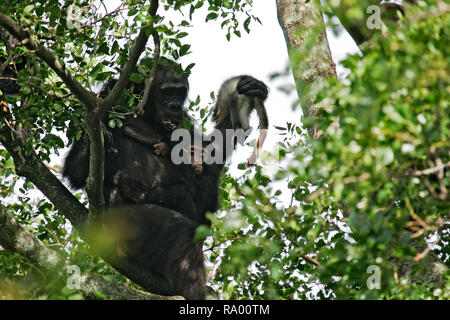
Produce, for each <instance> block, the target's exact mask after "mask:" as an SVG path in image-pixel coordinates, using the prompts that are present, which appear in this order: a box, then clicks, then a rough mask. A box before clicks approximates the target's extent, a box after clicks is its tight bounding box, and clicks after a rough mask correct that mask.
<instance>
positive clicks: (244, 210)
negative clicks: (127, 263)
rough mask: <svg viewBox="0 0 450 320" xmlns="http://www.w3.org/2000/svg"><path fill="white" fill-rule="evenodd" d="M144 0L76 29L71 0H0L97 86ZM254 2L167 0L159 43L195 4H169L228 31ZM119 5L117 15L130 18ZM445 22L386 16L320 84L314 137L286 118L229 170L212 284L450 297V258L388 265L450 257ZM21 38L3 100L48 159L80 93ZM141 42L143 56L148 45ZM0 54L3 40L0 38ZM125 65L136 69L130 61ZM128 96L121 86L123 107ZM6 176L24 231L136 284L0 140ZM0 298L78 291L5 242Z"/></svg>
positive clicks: (265, 295) (272, 293)
mask: <svg viewBox="0 0 450 320" xmlns="http://www.w3.org/2000/svg"><path fill="white" fill-rule="evenodd" d="M143 2H145V1H139V0H130V1H127V6H128V8H129V9H130V10H127V11H120V10H119V11H117V12H116V13H113V14H111V15H109V16H107V17H105V18H103V19H100V20H99V21H98V22H97V23H93V22H95V20H96V19H98V18H100V17H101V16H102V15H101V14H98V16H97V17H95V16H94V17H91V20H89V21H85V22H86V25H84V26H82V27H81V28H75V29H70V28H69V27H68V26H67V25H68V24H67V16H66V13H67V11H68V8H69V6H70V5H71V3H72V2H70V1H56V0H52V1H7V2H6V7H1V8H0V11H1V12H3V13H6V14H8V15H10V16H12V17H13V18H14V19H15V20H16V21H21V23H22V24H23V25H26V26H27V27H29V28H30V29H31V30H32V32H33V33H34V34H36V35H41V37H40V38H39V37H38V38H39V39H40V41H41V42H42V43H43V44H44V45H45V46H46V47H48V48H49V49H51V50H52V51H53V52H54V53H55V54H56V55H57V56H58V57H59V58H60V59H62V60H64V61H65V62H66V63H67V64H68V66H69V67H70V70H71V71H72V72H73V73H74V74H75V75H76V76H77V78H78V80H79V81H80V82H81V83H82V84H83V85H85V86H86V87H91V88H97V87H99V86H100V85H101V83H102V82H103V81H104V80H105V79H107V78H108V77H110V76H111V75H112V74H114V73H115V71H114V68H115V67H120V66H122V65H123V64H124V63H125V61H126V57H127V53H128V50H129V48H130V46H131V45H132V44H133V41H130V39H134V38H135V37H136V34H137V32H138V31H139V29H138V26H136V25H135V24H134V23H131V22H132V21H135V22H140V23H142V24H143V25H145V24H146V23H148V21H145V18H144V17H145V14H144V13H145V12H146V10H147V8H146V7H145V6H142V3H143ZM249 3H251V1H227V0H219V1H217V0H216V1H213V0H209V1H194V0H191V1H189V0H186V1H172V0H169V1H166V2H164V3H163V5H162V9H160V11H159V16H158V17H157V18H156V19H157V23H156V25H157V27H156V28H157V30H158V32H159V33H160V36H161V39H162V40H163V41H162V55H163V56H165V57H171V58H174V59H176V58H178V57H180V56H182V55H185V54H188V53H189V48H190V47H189V45H188V44H185V43H183V38H184V37H185V36H186V34H187V32H189V30H188V29H187V27H188V26H189V23H190V22H189V18H186V19H187V20H182V21H181V22H173V21H171V19H170V15H169V14H167V15H165V13H166V12H167V11H166V10H169V9H170V10H172V9H175V10H184V11H183V12H188V13H189V14H187V15H186V16H187V17H189V16H190V15H192V14H194V13H195V10H197V9H199V8H200V7H202V6H203V5H205V6H206V5H209V13H208V14H207V16H206V17H205V19H206V20H207V21H209V20H211V21H212V22H211V23H214V21H217V22H216V23H221V24H222V26H223V28H224V30H225V35H226V37H227V38H229V39H231V35H232V34H235V35H236V36H240V31H239V30H240V29H242V28H243V29H244V30H247V31H248V28H249V24H250V21H253V20H255V21H258V20H257V18H256V17H252V16H251V15H248V16H247V15H246V14H244V15H243V18H242V17H240V16H239V14H242V13H246V9H247V8H248V6H249ZM88 4H89V2H88V1H85V3H83V2H80V3H79V4H78V5H79V7H83V6H87V5H88ZM89 14H92V12H91V11H89V13H86V16H88V15H89ZM121 15H125V16H126V17H127V20H125V22H123V20H121V19H120V16H121ZM449 22H450V19H449V17H448V14H447V15H442V16H438V17H433V18H428V19H418V20H417V21H408V23H405V25H404V26H403V27H401V28H398V29H396V30H391V31H390V35H389V37H387V38H386V37H381V36H378V35H375V37H374V39H372V42H371V47H370V50H369V51H368V52H366V53H365V55H364V56H359V55H353V56H349V57H348V58H347V59H346V60H345V61H344V62H343V65H344V66H345V67H346V68H348V69H349V70H350V71H351V73H350V74H349V76H348V77H346V78H345V79H344V80H342V81H338V80H337V79H330V80H329V81H327V82H324V83H322V84H321V85H320V86H319V87H318V88H317V101H322V102H326V104H328V105H330V106H332V107H333V108H332V110H333V111H332V112H330V113H327V112H325V111H322V114H321V117H320V119H321V121H320V122H319V123H318V124H317V125H318V126H319V128H320V129H321V130H322V131H323V134H322V136H321V137H320V139H319V140H317V141H314V142H310V141H308V140H306V139H305V136H304V130H303V129H302V128H301V127H300V126H299V124H296V123H294V124H293V123H288V124H287V125H286V127H285V128H277V130H278V133H279V134H280V139H279V140H280V141H279V143H278V145H279V150H277V152H274V153H272V154H265V155H263V159H265V161H264V162H263V163H262V164H260V165H257V166H256V167H255V168H251V169H244V167H242V166H241V167H242V169H243V171H242V172H243V174H242V175H241V177H240V178H233V177H232V176H231V175H230V174H228V173H226V174H225V176H224V179H223V180H222V184H221V208H222V210H220V212H218V213H217V214H216V215H213V214H211V215H210V218H211V220H212V222H213V226H212V229H211V230H209V229H205V228H201V229H200V230H199V232H198V236H199V237H206V241H205V253H206V256H207V258H208V260H209V263H208V267H209V271H210V274H211V280H210V283H209V284H210V285H211V286H212V287H213V288H214V289H216V290H217V291H218V292H219V294H220V295H221V296H222V297H223V298H224V299H246V298H251V299H293V298H300V299H321V298H338V299H383V298H388V299H392V298H398V299H414V298H418V299H438V298H441V299H448V298H449V291H450V277H449V276H448V274H447V276H446V278H445V279H444V282H445V283H444V284H442V286H441V287H440V288H439V287H437V286H436V285H433V284H431V283H424V282H422V281H420V279H419V278H418V277H416V276H415V274H410V275H405V274H403V273H402V270H399V269H398V266H399V265H400V263H401V262H405V261H412V260H413V259H415V260H418V261H419V263H417V264H416V267H415V268H414V272H419V273H420V270H421V268H422V267H423V266H426V267H427V268H429V264H426V261H427V258H428V257H429V255H430V254H431V253H434V254H436V255H437V256H438V257H439V258H440V259H441V261H442V262H444V264H446V265H447V266H448V265H449V263H450V261H449V254H450V252H449V241H450V239H449V229H448V223H449V222H448V219H449V210H450V165H449V162H450V106H449V93H450V86H449V79H450V75H449V65H448V63H449V57H450V52H449V48H448V43H449V27H450V26H449V24H450V23H449ZM91 24H92V25H91ZM42 35H44V36H45V37H43V36H42ZM231 41H232V40H231ZM15 54H16V55H17V58H16V63H19V62H20V61H21V59H26V60H27V61H28V63H29V64H30V65H33V68H30V69H27V70H23V71H21V74H20V77H19V78H20V79H21V80H20V85H21V92H20V94H19V95H18V96H17V97H4V96H0V97H1V100H4V101H7V102H8V103H9V104H10V105H11V106H12V108H11V109H12V110H11V111H12V113H13V114H14V118H15V120H16V122H17V124H18V126H26V127H28V128H32V132H33V135H32V137H30V138H29V139H28V143H29V147H30V148H33V149H34V150H38V151H39V154H40V156H41V157H42V160H44V161H48V160H49V159H50V158H49V157H50V154H51V153H53V152H56V153H57V152H58V149H60V148H61V147H63V146H64V145H65V142H63V140H62V139H61V138H60V135H61V134H62V135H64V136H68V137H69V139H68V142H67V143H66V145H67V144H70V142H71V141H72V139H73V138H75V137H79V136H80V134H81V128H82V114H83V108H82V106H81V104H80V103H78V102H77V101H76V100H75V99H74V97H73V96H71V95H70V94H69V91H68V89H67V88H66V87H65V85H64V84H63V83H62V82H61V81H60V80H59V79H58V78H57V77H56V76H55V74H54V73H53V72H52V71H51V70H49V69H48V68H47V67H46V66H45V65H43V64H42V62H40V61H38V60H37V59H36V58H35V57H34V55H33V53H32V52H27V50H26V49H24V48H23V47H20V46H18V47H17V48H16V49H15ZM145 54H146V56H147V57H150V56H151V55H152V50H151V49H150V48H149V49H148V50H147V51H146V52H145ZM0 55H5V48H4V47H0ZM144 67H145V64H144ZM190 67H192V66H190ZM188 68H189V67H188ZM132 80H134V81H136V82H139V81H142V79H140V78H139V75H138V74H136V75H135V76H134V79H132ZM24 101H26V108H25V107H23V106H24ZM135 104H136V100H134V99H130V100H129V106H130V107H132V106H133V105H135ZM201 105H202V102H200V101H199V100H197V101H195V102H192V103H191V105H190V108H191V109H192V110H193V111H198V116H199V118H201V119H202V120H203V121H204V118H205V117H206V116H207V112H205V110H206V109H205V108H201V107H200V106H201ZM286 107H287V106H286ZM119 111H122V110H119ZM128 111H129V110H128ZM113 118H114V121H113V122H110V125H120V115H119V116H117V114H116V116H114V117H113ZM336 124H338V126H337V125H336ZM305 140H306V141H307V142H305ZM440 167H442V168H441V169H439V168H440ZM436 168H437V169H436ZM430 169H431V170H430ZM430 171H431V173H430ZM0 176H1V178H0V179H1V182H0V201H1V203H2V204H3V205H5V206H6V207H7V208H8V209H9V211H10V212H13V213H14V214H15V217H16V218H17V220H18V221H19V222H20V223H21V224H23V225H24V226H26V228H27V229H28V230H30V231H31V232H32V233H33V234H34V235H36V236H37V237H38V238H39V239H41V240H42V241H44V242H45V243H46V244H48V245H49V246H51V248H53V249H55V250H57V251H58V252H60V253H61V254H64V255H65V256H67V257H68V259H71V261H72V263H73V264H76V265H78V266H80V268H81V270H82V272H83V273H91V274H101V275H102V276H104V277H106V278H108V279H110V281H115V282H122V283H125V282H127V283H128V284H129V285H133V284H131V283H130V282H129V281H128V280H126V279H124V278H123V277H122V276H120V275H119V274H117V273H116V272H115V271H113V270H112V269H111V268H110V267H109V266H108V265H107V264H106V263H104V262H103V261H102V260H101V259H99V258H97V257H95V256H92V255H90V253H89V251H88V248H87V246H86V245H85V244H84V243H83V242H81V241H80V240H79V238H78V235H77V233H76V231H73V230H72V229H71V228H70V227H69V226H68V223H67V222H66V220H65V219H64V217H63V216H62V215H61V214H59V213H58V212H56V211H55V209H54V207H53V205H52V204H51V203H49V202H48V201H47V200H46V199H45V198H44V197H43V196H41V195H38V196H36V195H35V194H36V192H35V191H34V186H33V185H32V184H30V183H29V182H24V180H23V179H22V178H18V177H17V176H16V175H15V171H14V164H13V162H12V159H11V157H10V156H9V154H8V153H7V152H6V151H5V150H3V149H1V150H0ZM286 193H291V194H292V197H291V200H290V201H287V203H286V201H281V200H280V199H286ZM79 197H80V198H81V194H80V195H79ZM35 199H38V200H35ZM0 232H1V230H0ZM412 238H413V239H414V240H411V239H412ZM425 240H428V241H429V242H431V243H433V250H432V252H426V251H425V252H424V250H425V248H424V247H423V246H421V245H420V243H423V242H424V241H425ZM412 241H413V242H412ZM422 253H424V255H423V257H422V255H421V254H422ZM427 253H428V255H426V254H427ZM319 264H320V266H319ZM370 266H377V267H379V270H380V287H379V288H377V289H374V288H369V287H368V285H367V280H368V279H369V277H370V276H371V275H372V274H373V273H372V272H369V270H371V269H370V268H369V267H370ZM407 279H409V280H411V279H412V281H407ZM0 298H42V299H47V298H52V299H67V298H72V299H79V298H81V295H80V294H79V293H78V292H77V290H73V289H72V290H70V289H68V288H67V287H66V286H65V280H64V279H57V278H56V279H50V278H49V275H48V274H43V273H42V272H40V271H39V270H36V268H35V267H33V266H32V265H30V264H29V263H28V262H27V261H26V260H25V259H24V258H22V257H20V256H18V255H14V254H11V253H10V252H8V251H5V250H3V251H0Z"/></svg>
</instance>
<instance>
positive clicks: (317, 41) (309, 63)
mask: <svg viewBox="0 0 450 320" xmlns="http://www.w3.org/2000/svg"><path fill="white" fill-rule="evenodd" d="M277 9H278V21H279V23H280V26H281V29H282V30H283V33H284V37H285V40H286V44H287V47H288V49H289V58H290V63H291V67H292V71H293V73H294V78H295V83H296V87H297V93H298V96H299V99H300V104H301V107H302V110H303V115H304V117H306V118H312V119H314V118H315V116H316V114H317V111H318V110H319V109H320V108H324V107H326V106H324V105H321V104H314V100H315V89H316V88H318V87H320V82H321V81H322V80H324V79H328V78H331V77H336V65H335V63H334V62H333V59H332V58H331V52H330V47H329V46H328V39H327V35H326V32H325V24H324V22H323V18H322V14H321V12H320V10H319V8H317V7H316V5H315V4H314V1H307V0H277ZM307 129H308V132H309V135H310V137H311V138H313V139H317V138H318V136H319V133H318V132H317V130H316V127H315V126H314V125H313V126H310V125H307Z"/></svg>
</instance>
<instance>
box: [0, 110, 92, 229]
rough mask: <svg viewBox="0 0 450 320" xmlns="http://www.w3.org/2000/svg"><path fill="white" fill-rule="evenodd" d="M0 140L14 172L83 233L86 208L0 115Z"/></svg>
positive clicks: (86, 213) (86, 214)
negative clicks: (11, 160) (12, 164)
mask: <svg viewBox="0 0 450 320" xmlns="http://www.w3.org/2000/svg"><path fill="white" fill-rule="evenodd" d="M0 143H1V144H2V145H3V146H4V147H5V148H6V150H8V152H9V153H10V154H11V156H12V157H13V159H14V165H15V168H16V172H17V174H18V175H20V176H23V177H25V178H27V179H28V180H30V181H31V182H32V183H33V184H34V185H35V186H36V187H37V188H38V189H39V190H41V191H42V192H43V193H44V194H45V196H47V198H48V199H49V200H50V201H51V202H52V203H53V204H54V205H55V207H56V208H58V210H59V211H60V212H61V213H62V214H63V215H64V216H65V217H66V218H67V219H69V221H70V222H71V223H72V225H73V226H74V227H75V228H77V229H78V230H79V231H80V232H83V230H84V228H85V225H86V222H87V218H88V211H87V210H86V208H85V207H84V206H83V205H82V204H81V203H80V201H78V199H77V198H75V197H74V195H73V194H72V193H71V192H70V191H69V190H67V188H66V187H65V186H64V185H63V184H62V183H61V182H60V181H59V180H58V178H56V176H55V175H54V174H53V173H52V172H51V171H50V170H49V169H48V168H47V167H46V166H45V165H44V164H43V163H42V161H41V160H40V159H39V157H38V155H37V154H36V153H35V152H34V150H29V149H30V148H27V147H26V143H25V142H24V141H23V140H22V138H21V137H20V136H19V134H18V133H17V132H16V131H15V130H14V129H13V128H11V126H10V125H9V123H8V122H7V121H6V119H4V118H0Z"/></svg>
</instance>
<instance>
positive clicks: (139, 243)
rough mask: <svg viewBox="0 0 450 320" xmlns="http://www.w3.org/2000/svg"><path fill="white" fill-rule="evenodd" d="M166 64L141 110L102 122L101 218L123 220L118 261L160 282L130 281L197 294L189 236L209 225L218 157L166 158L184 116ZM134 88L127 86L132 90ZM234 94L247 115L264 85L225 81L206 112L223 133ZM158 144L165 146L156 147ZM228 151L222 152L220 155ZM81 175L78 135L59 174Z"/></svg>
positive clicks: (195, 246) (78, 182)
mask: <svg viewBox="0 0 450 320" xmlns="http://www.w3.org/2000/svg"><path fill="white" fill-rule="evenodd" d="M174 70H175V68H167V67H158V69H157V75H156V78H155V80H154V81H153V85H152V88H151V91H150V95H149V99H148V103H147V105H145V106H144V111H145V112H144V114H143V115H142V116H138V117H132V116H130V117H128V118H126V119H125V121H124V122H123V126H122V127H120V128H119V127H116V128H114V129H107V128H106V126H104V135H105V137H106V139H105V151H106V152H105V180H104V196H105V202H106V206H107V207H109V208H110V209H109V210H108V211H107V214H106V219H107V220H106V222H105V225H106V226H107V225H108V222H107V221H117V219H119V220H120V221H123V223H121V225H123V226H124V228H125V230H130V232H129V233H130V235H129V236H128V237H126V240H122V241H121V242H120V243H119V244H118V246H119V247H120V249H121V251H123V252H124V255H123V259H127V261H128V262H129V263H130V264H132V265H133V267H135V268H136V269H139V268H140V269H142V268H144V269H145V270H146V272H148V273H149V275H150V274H151V275H152V277H148V279H154V277H157V278H158V279H159V280H161V281H157V282H158V283H155V281H150V280H148V279H147V278H146V277H144V278H142V277H140V276H136V277H134V276H133V275H131V276H129V277H130V279H132V280H133V281H135V282H136V283H138V284H140V285H141V286H142V287H144V288H145V289H147V290H149V291H150V292H153V293H159V294H165V295H183V296H184V297H185V298H187V299H203V298H204V297H205V279H206V277H205V269H204V264H203V252H202V243H201V242H194V234H195V229H196V227H197V226H199V225H200V224H207V225H209V221H208V220H207V219H206V217H205V214H206V212H208V211H209V212H214V211H216V210H217V206H218V191H219V181H220V176H221V173H222V169H223V166H224V162H225V161H222V162H221V163H213V164H206V163H203V164H202V166H201V169H200V170H198V168H196V167H195V166H194V165H190V164H181V165H175V164H173V163H172V161H171V158H170V150H171V149H172V147H173V146H174V144H175V143H174V142H172V141H171V140H170V136H171V133H172V132H173V130H174V129H177V128H181V126H182V123H183V119H187V120H188V121H190V119H189V117H188V116H187V114H186V113H185V111H184V110H183V104H184V102H185V99H186V96H187V90H188V81H187V78H186V77H185V76H184V75H178V74H176V72H175V71H174ZM111 86H112V85H109V86H106V90H108V89H110V87H111ZM142 89H143V88H139V87H138V88H137V89H136V88H135V89H134V90H135V91H136V90H137V92H135V93H138V94H139V93H142V92H139V90H142ZM102 94H106V92H103V93H102ZM231 96H233V97H231ZM240 96H247V97H248V98H247V100H245V101H247V102H246V103H247V104H249V105H248V106H246V108H247V109H249V110H248V113H249V112H250V111H251V110H252V108H254V104H255V102H254V101H253V100H254V99H261V100H262V101H263V100H264V99H265V98H266V97H267V87H266V86H265V85H264V83H262V82H261V81H259V80H257V79H255V78H253V77H250V76H239V77H235V78H232V79H230V80H228V81H227V82H225V83H224V85H223V86H222V88H221V90H220V93H219V100H218V102H217V104H216V110H215V112H214V114H215V115H216V119H215V121H216V129H218V130H220V131H221V132H223V133H224V132H225V130H226V129H232V128H235V125H236V121H237V122H239V121H238V120H236V119H232V115H233V113H234V114H238V113H239V112H238V111H239V108H240V107H241V105H240V104H242V103H241V102H239V101H240V100H239V97H240ZM190 122H191V121H190ZM191 124H192V122H191ZM191 127H192V129H191V133H193V132H194V129H193V126H191ZM224 137H225V134H224ZM161 146H163V147H165V148H167V149H168V150H166V152H165V153H164V152H161V150H160V149H159V147H161ZM205 146H206V144H203V145H202V147H203V148H204V147H205ZM163 149H164V148H163ZM228 156H229V154H225V153H224V155H223V160H225V159H226V158H227V157H228ZM88 173H89V140H88V138H87V135H85V136H83V137H82V139H80V140H79V141H76V142H75V143H74V144H73V146H72V148H71V149H70V151H69V154H68V156H67V157H66V160H65V164H64V171H63V175H64V176H65V177H66V178H67V179H68V180H69V183H70V185H71V186H72V187H73V188H81V187H83V186H84V185H85V183H86V178H87V176H88ZM161 283H163V285H161Z"/></svg>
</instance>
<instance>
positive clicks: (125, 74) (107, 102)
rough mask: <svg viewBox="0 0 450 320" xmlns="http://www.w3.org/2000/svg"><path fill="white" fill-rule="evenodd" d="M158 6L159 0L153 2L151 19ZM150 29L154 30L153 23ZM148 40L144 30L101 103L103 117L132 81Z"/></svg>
mask: <svg viewBox="0 0 450 320" xmlns="http://www.w3.org/2000/svg"><path fill="white" fill-rule="evenodd" d="M158 6H159V3H158V0H152V2H151V4H150V8H149V10H148V14H149V16H150V17H151V18H153V17H154V16H155V15H156V11H157V10H158ZM150 29H153V22H151V26H150ZM153 34H155V33H153ZM156 35H157V33H156ZM148 38H149V35H148V34H147V32H146V31H145V30H143V29H142V30H141V31H140V32H139V35H138V37H137V38H136V43H135V44H134V47H133V49H132V50H131V52H130V55H129V58H128V62H127V63H126V64H125V67H124V68H123V69H122V72H121V73H120V76H119V79H118V80H117V82H116V84H115V85H114V87H113V89H112V90H111V92H110V93H109V94H108V96H107V97H106V98H104V99H103V101H102V103H101V106H100V109H101V110H100V114H101V115H104V114H106V112H108V110H109V109H111V107H112V106H113V105H114V104H115V103H116V101H117V99H118V98H119V97H120V94H121V93H122V91H123V90H124V89H125V88H126V86H127V84H128V82H129V80H130V76H131V74H132V72H133V70H134V68H135V67H136V64H137V61H138V59H139V57H140V56H141V54H142V52H143V51H144V49H145V45H146V44H147V41H148ZM158 40H159V39H158Z"/></svg>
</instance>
